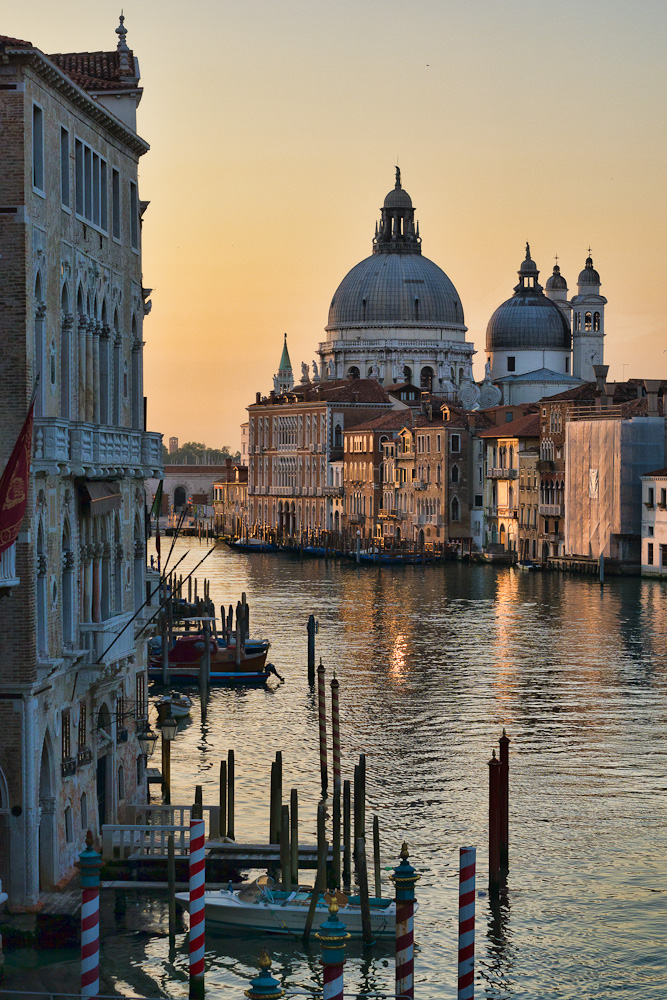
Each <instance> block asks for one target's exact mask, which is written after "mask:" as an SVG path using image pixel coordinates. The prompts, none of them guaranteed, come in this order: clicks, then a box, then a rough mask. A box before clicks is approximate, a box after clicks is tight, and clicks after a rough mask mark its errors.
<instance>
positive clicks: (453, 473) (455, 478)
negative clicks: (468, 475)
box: [438, 465, 459, 483]
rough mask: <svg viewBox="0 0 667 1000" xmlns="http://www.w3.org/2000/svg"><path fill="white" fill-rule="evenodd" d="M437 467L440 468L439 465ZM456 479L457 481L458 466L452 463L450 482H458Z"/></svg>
mask: <svg viewBox="0 0 667 1000" xmlns="http://www.w3.org/2000/svg"><path fill="white" fill-rule="evenodd" d="M439 469H440V466H438V470H439ZM458 481H459V467H458V465H453V466H452V482H453V483H458Z"/></svg>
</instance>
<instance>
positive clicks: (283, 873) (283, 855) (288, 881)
mask: <svg viewBox="0 0 667 1000" xmlns="http://www.w3.org/2000/svg"><path fill="white" fill-rule="evenodd" d="M291 861H292V859H291V857H290V843H289V806H281V808H280V877H281V879H282V883H283V889H286V890H287V891H288V892H289V891H290V890H291V888H292V863H291Z"/></svg>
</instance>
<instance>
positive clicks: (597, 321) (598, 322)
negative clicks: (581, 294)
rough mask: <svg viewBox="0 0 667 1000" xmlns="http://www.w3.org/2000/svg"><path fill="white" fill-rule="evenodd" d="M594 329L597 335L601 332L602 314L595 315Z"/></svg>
mask: <svg viewBox="0 0 667 1000" xmlns="http://www.w3.org/2000/svg"><path fill="white" fill-rule="evenodd" d="M593 329H594V330H595V332H596V333H598V332H599V330H600V313H593Z"/></svg>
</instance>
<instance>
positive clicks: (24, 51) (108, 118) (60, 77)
mask: <svg viewBox="0 0 667 1000" xmlns="http://www.w3.org/2000/svg"><path fill="white" fill-rule="evenodd" d="M3 55H4V56H5V57H6V56H17V57H22V58H23V59H25V61H26V62H27V64H28V65H29V66H30V67H31V68H32V69H34V70H35V72H36V73H37V74H38V75H39V76H41V77H42V79H44V80H46V82H47V83H49V84H50V85H51V86H52V87H53V88H54V89H55V90H57V91H59V92H60V93H61V94H63V95H64V96H65V97H66V98H67V99H68V100H69V101H71V103H72V104H74V105H75V106H76V107H78V108H80V109H81V110H82V111H84V112H85V113H86V114H87V115H88V116H89V117H90V118H92V119H93V121H95V122H97V124H98V125H101V126H102V127H103V128H105V129H106V130H107V132H110V133H111V135H113V136H114V137H115V138H116V139H119V140H120V141H121V142H122V143H123V144H124V145H125V146H127V147H128V148H129V149H131V150H132V152H133V153H136V154H137V156H143V154H144V153H147V152H148V150H149V149H150V146H149V144H148V143H147V142H146V141H145V140H144V139H142V138H141V137H140V136H138V135H137V133H136V132H133V131H132V129H130V128H128V127H127V125H125V124H123V122H122V121H121V120H120V119H119V118H116V116H115V115H114V114H112V113H111V112H110V111H108V110H107V108H105V107H104V106H103V105H102V104H100V103H99V102H98V101H96V100H95V99H94V98H93V97H91V96H90V95H89V94H88V93H86V91H85V90H83V88H82V87H79V86H77V84H76V83H74V81H73V80H72V79H70V77H68V76H67V74H66V73H63V72H62V71H61V70H59V69H58V67H57V66H56V65H55V64H54V63H52V62H51V60H50V59H48V58H47V56H45V55H44V53H43V52H41V51H40V50H39V49H36V48H10V47H9V46H7V47H6V48H5V49H4V52H3Z"/></svg>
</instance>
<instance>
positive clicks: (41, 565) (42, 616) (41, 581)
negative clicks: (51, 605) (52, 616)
mask: <svg viewBox="0 0 667 1000" xmlns="http://www.w3.org/2000/svg"><path fill="white" fill-rule="evenodd" d="M46 567H47V563H46V542H45V539H44V525H43V523H42V521H41V520H40V522H39V527H38V529H37V651H38V653H40V654H41V655H42V656H46V653H47V634H46V623H47V615H48V608H47V599H48V597H47V593H46Z"/></svg>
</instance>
